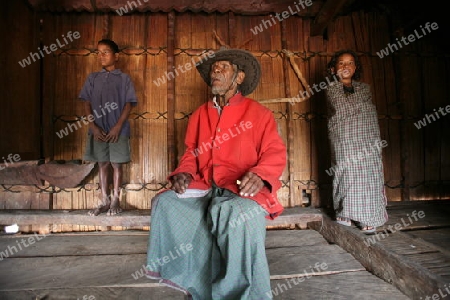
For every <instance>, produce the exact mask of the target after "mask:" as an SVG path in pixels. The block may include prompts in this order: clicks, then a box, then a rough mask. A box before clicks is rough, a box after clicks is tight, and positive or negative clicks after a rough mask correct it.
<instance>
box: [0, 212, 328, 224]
mask: <svg viewBox="0 0 450 300" xmlns="http://www.w3.org/2000/svg"><path fill="white" fill-rule="evenodd" d="M321 218H322V214H321V213H320V211H319V210H314V209H309V208H296V207H294V208H292V209H286V210H285V211H284V212H283V214H282V215H280V216H279V217H278V218H276V219H275V220H267V226H286V225H295V224H299V223H300V224H304V227H306V224H307V223H308V222H312V221H319V220H321ZM10 224H18V225H46V224H74V225H94V226H123V227H139V226H149V225H150V210H148V209H139V210H125V211H124V212H123V213H121V214H119V215H115V216H107V215H105V214H101V215H98V216H95V217H93V216H89V215H88V210H64V209H58V210H0V225H10Z"/></svg>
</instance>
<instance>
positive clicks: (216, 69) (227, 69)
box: [210, 61, 242, 95]
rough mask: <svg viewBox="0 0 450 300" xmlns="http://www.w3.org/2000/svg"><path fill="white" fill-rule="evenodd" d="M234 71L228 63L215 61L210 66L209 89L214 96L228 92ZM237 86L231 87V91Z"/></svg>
mask: <svg viewBox="0 0 450 300" xmlns="http://www.w3.org/2000/svg"><path fill="white" fill-rule="evenodd" d="M235 69H236V67H235V66H233V65H232V64H231V63H230V62H229V61H216V62H215V63H214V64H212V65H211V73H210V76H211V89H212V93H213V94H214V95H224V94H225V93H226V92H227V91H228V89H229V88H230V86H232V83H233V77H234V73H235ZM240 73H242V72H240ZM235 79H236V78H235ZM239 83H240V82H237V84H239ZM237 84H235V85H234V86H233V87H232V90H235V89H237Z"/></svg>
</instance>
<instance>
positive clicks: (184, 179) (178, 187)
mask: <svg viewBox="0 0 450 300" xmlns="http://www.w3.org/2000/svg"><path fill="white" fill-rule="evenodd" d="M170 181H171V182H172V187H171V189H172V190H174V191H175V192H176V193H177V194H183V193H184V192H186V189H187V188H188V186H189V184H190V183H191V181H192V176H191V174H189V173H178V174H175V175H173V176H172V178H171V179H170Z"/></svg>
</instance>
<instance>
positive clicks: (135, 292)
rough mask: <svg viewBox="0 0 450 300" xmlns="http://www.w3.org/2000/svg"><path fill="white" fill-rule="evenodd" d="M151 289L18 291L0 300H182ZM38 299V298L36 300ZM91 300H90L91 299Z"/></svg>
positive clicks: (167, 291)
mask: <svg viewBox="0 0 450 300" xmlns="http://www.w3.org/2000/svg"><path fill="white" fill-rule="evenodd" d="M154 285H155V286H152V287H88V288H86V287H81V288H72V289H71V288H64V289H34V290H18V291H0V299H2V300H19V299H20V300H24V299H26V300H30V299H32V300H35V299H42V300H74V299H80V300H81V299H83V296H86V298H85V299H89V296H94V297H95V300H110V299H120V300H137V299H146V300H147V299H148V300H162V299H164V300H183V299H185V297H184V295H183V293H181V292H179V291H176V290H174V289H172V288H168V287H164V286H156V285H157V284H154ZM38 297H39V298H38ZM91 299H92V298H91Z"/></svg>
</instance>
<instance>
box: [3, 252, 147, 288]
mask: <svg viewBox="0 0 450 300" xmlns="http://www.w3.org/2000/svg"><path fill="white" fill-rule="evenodd" d="M146 257H147V256H146V255H145V254H128V255H99V256H59V257H38V258H36V257H30V258H28V257H26V258H10V259H6V260H3V261H2V262H1V264H0V274H8V276H1V277H0V289H1V290H3V291H4V290H11V289H13V290H18V289H39V288H44V287H45V288H75V287H96V286H102V285H105V284H108V285H117V284H122V285H123V284H136V283H145V282H148V279H146V278H144V277H140V278H138V279H134V278H133V276H132V275H131V274H135V272H136V271H139V270H141V269H142V267H143V264H146Z"/></svg>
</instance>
